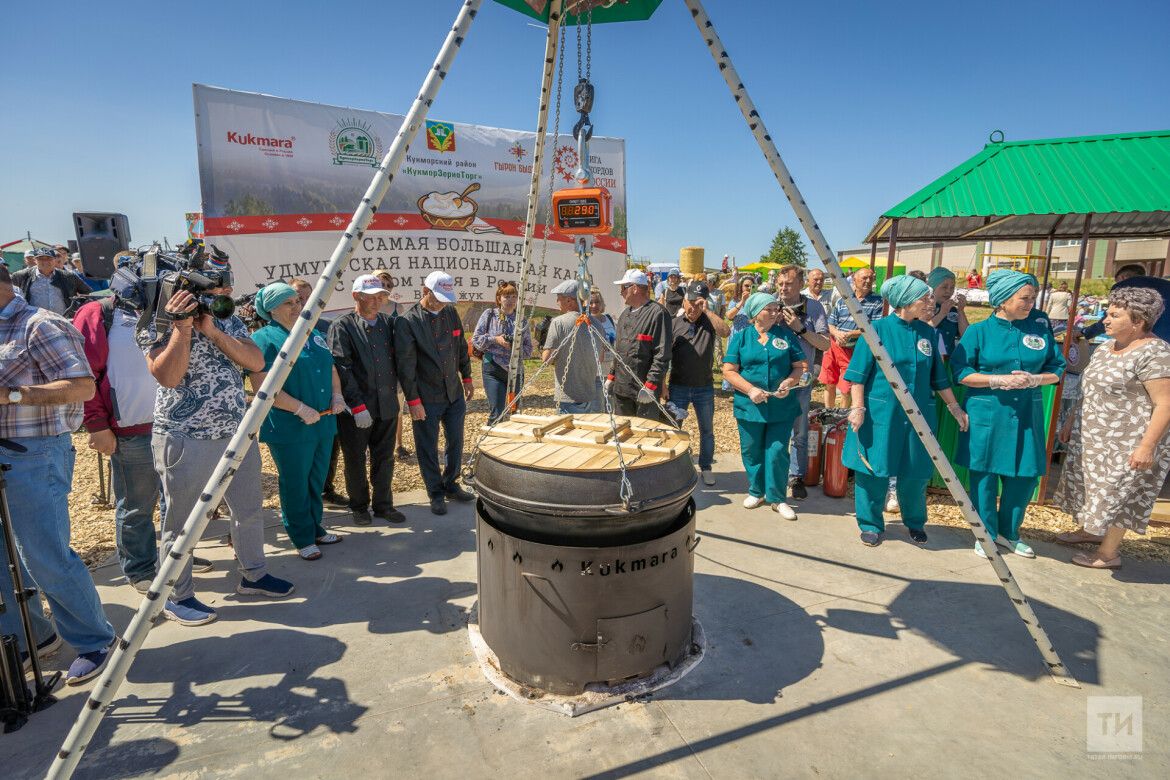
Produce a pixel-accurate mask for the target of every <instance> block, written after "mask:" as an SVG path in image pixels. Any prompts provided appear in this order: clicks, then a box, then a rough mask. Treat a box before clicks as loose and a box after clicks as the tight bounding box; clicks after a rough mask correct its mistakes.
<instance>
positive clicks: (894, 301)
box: [842, 276, 967, 547]
mask: <svg viewBox="0 0 1170 780" xmlns="http://www.w3.org/2000/svg"><path fill="white" fill-rule="evenodd" d="M882 297H883V298H885V299H886V300H887V301H889V304H890V308H892V309H893V310H894V315H895V316H893V317H882V318H881V319H880V320H877V321H875V322H874V323H873V327H874V330H876V331H877V334H878V338H880V339H881V343H882V345H883V346H885V348H886V351H887V352H889V353H890V359H891V360H892V361H893V363H894V366H895V368H897V369H898V375H899V376H900V377H901V378H902V382H903V384H904V385H905V387H906V390H908V391H909V393H910V395H912V396H913V397H914V400H915V402H917V404H918V408H919V410H920V411H921V412H922V416H923V418H924V419H925V420H927V421H928V422H930V423H931V429H932V431H933V429H934V425H933V423H934V422H935V420H936V419H937V415H936V414H935V412H934V394H935V393H936V392H937V393H938V394H939V395H940V396H942V399H943V401H944V402H945V403H946V405H947V410H948V411H949V412H950V414H951V415H952V416H953V417H954V418H955V421H956V422H957V423H958V426H959V428H960V429H962V430H966V428H967V415H965V414H964V413H963V410H962V408H961V407H960V406H959V403H958V402H957V401H956V400H955V395H954V393H953V392H952V391H951V380H950V377H949V376H948V375H947V370H946V366H945V365H944V364H943V361H942V356H941V355H940V354H939V352H938V331H936V330H935V329H934V328H932V327H931V326H930V325H928V324H927V323H926V322H925V320H928V319H929V318H930V316H931V315H932V314H933V313H934V298H933V297H932V296H931V290H930V286H929V285H928V284H927V283H926V282H924V281H922V280H921V279H916V278H914V277H913V276H895V277H894V278H892V279H890V280H889V281H888V282H886V283H885V284H883V285H882ZM844 379H845V381H846V382H852V383H853V388H852V390H851V391H850V393H851V398H852V405H851V406H850V408H849V427H850V429H849V431H848V433H846V435H845V452H844V455H843V456H842V461H843V462H844V464H845V465H846V466H848V467H849V468H851V469H853V490H854V493H853V495H854V501H855V503H856V507H857V525H858V527H859V528H860V529H861V542H862V544H865V545H867V546H869V547H876V546H877V545H879V544H881V541H882V534H883V533H884V532H885V530H886V523H885V517H884V516H883V514H882V511H883V509H884V507H885V504H886V490H887V489H888V488H889V483H890V478H891V477H897V483H898V484H897V494H898V503H899V505H900V506H901V511H902V523H903V524H904V525H905V526H906V529H907V531H908V532H909V534H910V538H911V539H913V540H914V542H915V543H916V544H926V530H925V527H926V483H927V482H928V481H929V480H930V476H931V475H932V474H933V473H934V463H933V461H931V459H930V456H929V455H928V454H927V452H926V448H925V447H924V446H923V445H922V441H921V440H920V439H919V438H918V434H917V433H915V432H914V429H913V428H912V427H910V420H909V418H908V417H907V416H906V412H905V410H903V409H902V405H901V404H900V403H899V402H898V399H897V397H896V396H895V395H894V391H893V389H891V387H890V383H889V381H888V380H887V379H886V377H885V375H884V374H883V373H882V372H881V370H880V369H879V368H878V366H877V363H876V362H875V361H874V357H873V351H872V350H871V349H870V346H869V342H867V341H864V340H863V341H859V342H858V343H857V349H856V350H855V351H854V353H853V358H852V359H851V360H850V361H849V368H848V369H847V370H846V371H845V376H844Z"/></svg>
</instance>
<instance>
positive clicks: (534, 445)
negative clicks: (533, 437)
mask: <svg viewBox="0 0 1170 780" xmlns="http://www.w3.org/2000/svg"><path fill="white" fill-rule="evenodd" d="M543 449H544V445H543V444H541V443H540V442H538V441H537V442H529V443H527V444H525V445H524V446H522V447H517V448H516V449H514V450H512V451H511V452H509V453H508V457H507V461H508V463H516V464H519V463H520V461H521V460H522V459H523V458H525V457H527V456H528V455H530V454H532V453H534V452H540V451H542V450H543Z"/></svg>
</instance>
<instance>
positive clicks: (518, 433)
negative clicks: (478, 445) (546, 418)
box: [479, 425, 536, 441]
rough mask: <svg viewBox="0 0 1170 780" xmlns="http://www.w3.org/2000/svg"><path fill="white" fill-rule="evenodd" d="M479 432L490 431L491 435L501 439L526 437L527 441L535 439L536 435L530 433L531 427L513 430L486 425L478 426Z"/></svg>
mask: <svg viewBox="0 0 1170 780" xmlns="http://www.w3.org/2000/svg"><path fill="white" fill-rule="evenodd" d="M479 430H480V433H483V432H485V431H491V434H490V435H492V436H495V437H498V438H501V439H526V440H528V441H536V437H535V436H534V435H533V434H532V430H531V429H522V430H514V429H511V428H506V429H501V428H500V427H499V426H496V427H495V428H491V427H489V426H487V425H484V426H481V427H480V429H479Z"/></svg>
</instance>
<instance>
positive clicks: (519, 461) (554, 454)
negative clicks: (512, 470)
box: [512, 444, 571, 468]
mask: <svg viewBox="0 0 1170 780" xmlns="http://www.w3.org/2000/svg"><path fill="white" fill-rule="evenodd" d="M565 449H566V447H564V445H549V444H542V445H541V446H540V449H537V450H533V451H531V452H526V453H525V454H524V455H522V456H520V457H517V458H515V459H514V460H513V461H512V462H513V463H515V464H516V465H517V466H540V467H542V468H543V467H544V464H545V462H546V461H548V460H549V459H550V458H558V457H559V456H560V454H561V453H562V452H563V451H564V450H565ZM570 449H571V448H570Z"/></svg>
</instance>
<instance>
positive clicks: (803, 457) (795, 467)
mask: <svg viewBox="0 0 1170 780" xmlns="http://www.w3.org/2000/svg"><path fill="white" fill-rule="evenodd" d="M812 391H813V389H812V385H809V386H808V387H804V388H801V389H800V390H794V391H793V393H794V395H795V396H796V399H797V400H798V401H800V416H799V417H797V418H796V421H795V422H794V423H792V452H791V453H790V454H789V459H790V460H791V461H792V466H791V467H790V468H789V469H788V476H789V478H792V477H803V476H804V475H805V474H807V473H808V404H809V401H811V400H812Z"/></svg>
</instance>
